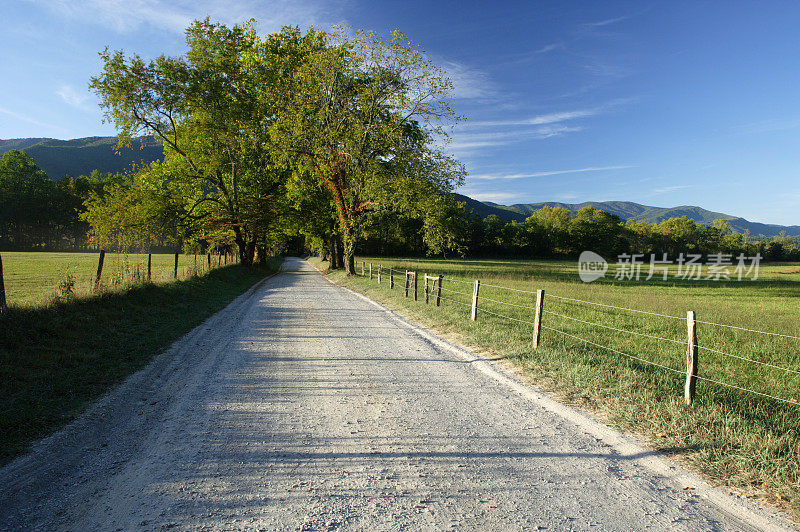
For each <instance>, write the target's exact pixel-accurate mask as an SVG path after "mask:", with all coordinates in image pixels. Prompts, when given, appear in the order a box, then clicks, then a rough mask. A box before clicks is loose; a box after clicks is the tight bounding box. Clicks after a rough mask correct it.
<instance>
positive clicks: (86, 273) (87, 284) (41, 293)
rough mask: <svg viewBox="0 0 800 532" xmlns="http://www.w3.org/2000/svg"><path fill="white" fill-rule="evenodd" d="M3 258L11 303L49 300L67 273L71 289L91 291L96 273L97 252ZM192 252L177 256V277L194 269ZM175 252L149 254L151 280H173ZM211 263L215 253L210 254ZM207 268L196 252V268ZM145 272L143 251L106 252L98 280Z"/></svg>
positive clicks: (109, 284)
mask: <svg viewBox="0 0 800 532" xmlns="http://www.w3.org/2000/svg"><path fill="white" fill-rule="evenodd" d="M0 256H2V259H3V277H4V280H5V288H6V300H7V303H8V304H9V305H14V306H38V305H42V304H47V303H49V302H51V301H52V300H53V299H54V298H55V297H56V296H57V295H58V294H59V284H60V283H61V282H62V281H63V280H64V279H65V278H66V276H67V275H68V274H70V275H72V276H73V277H74V279H75V293H76V294H78V295H80V294H88V293H90V292H91V291H92V289H93V285H94V278H95V275H96V273H97V259H98V257H99V253H49V252H14V251H11V252H9V251H5V252H3V253H0ZM194 260H195V257H194V255H183V254H181V255H179V256H178V279H186V278H188V277H190V276H191V274H192V273H193V272H194V271H195V262H194ZM174 261H175V256H174V255H173V254H171V253H167V254H163V253H162V254H153V265H152V277H151V279H152V281H153V282H154V283H157V284H160V283H165V282H171V281H173V268H174ZM212 266H213V267H216V266H217V257H216V256H212ZM207 269H208V261H207V257H206V256H205V255H198V256H197V270H198V272H200V273H202V272H204V271H206V270H207ZM137 270H138V274H139V276H145V275H146V274H147V255H146V254H141V253H138V254H137V253H129V254H121V253H107V254H106V256H105V260H104V264H103V275H102V278H101V284H102V285H103V288H104V289H106V290H109V289H111V290H113V289H114V288H115V287H119V286H121V285H124V284H126V283H127V282H128V281H130V280H131V279H132V278H134V277H135V276H136V274H137Z"/></svg>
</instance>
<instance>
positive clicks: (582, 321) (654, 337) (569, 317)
mask: <svg viewBox="0 0 800 532" xmlns="http://www.w3.org/2000/svg"><path fill="white" fill-rule="evenodd" d="M542 312H544V313H545V314H550V315H553V316H558V317H559V318H564V319H567V320H572V321H579V322H581V323H585V324H587V325H593V326H595V327H602V328H603V329H611V330H612V331H617V332H623V333H628V334H635V335H637V336H645V337H647V338H652V339H654V340H663V341H665V342H672V343H675V344H680V345H683V344H684V342H682V341H681V340H673V339H672V338H663V337H661V336H654V335H652V334H645V333H640V332H636V331H629V330H627V329H617V328H616V327H611V326H609V325H603V324H601V323H596V322H593V321H585V320H580V319H578V318H573V317H571V316H565V315H563V314H558V313H556V312H550V311H549V310H543V311H542Z"/></svg>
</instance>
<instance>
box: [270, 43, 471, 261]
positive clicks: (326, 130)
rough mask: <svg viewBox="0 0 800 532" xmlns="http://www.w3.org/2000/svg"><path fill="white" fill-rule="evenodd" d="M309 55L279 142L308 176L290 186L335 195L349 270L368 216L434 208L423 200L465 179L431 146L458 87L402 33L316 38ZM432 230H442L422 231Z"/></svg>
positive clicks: (278, 127)
mask: <svg viewBox="0 0 800 532" xmlns="http://www.w3.org/2000/svg"><path fill="white" fill-rule="evenodd" d="M314 37H316V38H314ZM306 51H307V56H306V60H305V61H303V62H302V63H300V64H299V65H298V68H297V69H296V70H295V71H294V75H293V77H292V86H291V90H290V91H288V93H287V94H286V96H287V100H286V101H285V103H284V104H283V108H284V109H285V110H286V111H287V112H286V113H285V114H284V115H283V116H282V117H281V119H279V120H278V121H277V122H276V124H275V128H274V129H273V131H274V136H275V137H274V138H276V139H277V140H278V141H279V142H280V144H281V146H282V148H283V153H284V156H285V157H287V158H288V159H290V160H292V161H293V162H294V164H295V165H296V166H298V167H299V168H298V169H297V170H296V171H299V172H301V173H302V174H303V175H304V176H309V179H304V180H296V181H293V182H292V183H293V184H294V185H297V186H303V187H304V188H306V189H308V190H318V189H319V188H320V187H325V188H327V189H328V190H329V192H330V203H328V205H329V206H332V209H331V211H332V212H335V214H336V217H337V221H338V227H337V230H338V231H337V232H338V233H339V234H340V235H341V237H342V239H343V243H344V261H345V267H346V269H347V271H348V272H352V268H353V262H352V261H353V254H354V252H355V245H356V242H357V240H358V238H359V237H360V236H362V234H363V233H362V231H363V228H364V224H366V223H368V217H369V214H370V213H375V212H378V211H382V210H384V211H385V210H390V211H395V212H402V213H409V214H417V213H420V212H421V211H425V210H426V209H427V208H431V207H435V205H431V204H430V203H429V202H427V201H423V199H424V198H427V197H429V196H432V195H442V194H443V193H445V192H449V191H450V190H451V189H452V187H453V186H454V185H457V184H459V183H460V182H461V180H462V179H463V169H462V168H461V167H460V165H458V164H457V163H456V162H455V161H453V160H451V159H449V158H448V157H446V156H445V155H443V154H442V153H440V152H438V151H437V150H435V149H433V148H432V147H431V146H432V143H433V141H434V139H435V138H437V137H442V136H444V135H445V131H444V129H443V127H442V124H443V123H444V122H445V121H447V120H450V119H453V118H454V114H453V112H452V110H451V109H450V107H449V92H450V90H451V89H452V85H451V84H450V82H449V80H448V79H447V78H446V77H445V76H444V74H443V73H442V72H441V71H440V70H439V69H437V68H436V67H435V66H434V65H433V64H432V63H431V62H430V61H428V60H426V59H425V58H424V56H423V55H422V54H421V53H420V52H419V51H418V50H417V48H416V46H414V45H413V44H412V43H411V42H410V41H408V40H407V39H406V38H405V37H404V36H403V35H401V34H399V33H394V34H393V36H392V38H391V39H390V40H389V41H388V42H384V41H382V40H381V39H379V38H378V37H376V36H375V35H374V34H372V33H361V32H358V33H357V34H356V35H355V36H354V37H347V36H345V34H344V33H343V32H338V33H333V34H324V33H313V32H312V33H311V38H309V39H308V42H307V48H306ZM298 157H299V159H298ZM324 203H325V202H324V201H323V202H321V203H320V205H324ZM334 209H335V210H334ZM435 226H436V227H441V224H439V225H437V224H433V223H429V224H427V226H426V227H431V228H432V227H435ZM430 240H431V241H433V242H437V243H439V242H443V241H442V239H441V238H438V237H430ZM436 245H440V244H436Z"/></svg>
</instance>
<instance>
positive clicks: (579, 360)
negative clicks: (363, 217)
mask: <svg viewBox="0 0 800 532" xmlns="http://www.w3.org/2000/svg"><path fill="white" fill-rule="evenodd" d="M362 260H364V261H365V262H366V263H367V264H369V263H372V264H373V279H372V280H369V278H368V275H369V274H368V270H367V275H366V276H364V277H362V276H360V275H358V276H354V277H351V278H345V277H344V276H343V275H342V274H341V273H340V272H334V273H333V274H332V275H333V276H334V278H335V279H337V280H338V281H339V282H341V283H342V284H344V285H346V286H348V287H351V288H354V289H356V290H359V291H361V292H364V293H366V294H367V295H369V296H370V297H373V298H374V299H376V300H378V301H381V302H383V303H385V304H387V305H389V306H390V307H393V308H396V309H398V310H400V311H401V312H402V313H404V314H407V315H409V317H411V318H413V319H415V320H417V321H420V322H422V323H424V324H426V325H429V326H432V327H434V328H435V329H437V330H439V331H440V332H442V333H443V334H445V335H448V336H450V337H452V338H453V339H454V340H455V341H457V342H459V343H462V344H464V345H468V346H472V347H474V348H475V349H477V350H480V351H484V352H488V353H496V354H497V355H499V356H503V357H505V358H508V359H509V360H511V361H513V362H514V363H515V364H517V365H518V367H520V368H522V369H523V370H524V371H525V374H526V375H527V376H528V377H529V378H530V379H531V380H533V381H534V382H535V383H537V384H538V385H540V386H542V387H544V388H545V389H548V390H550V391H551V392H552V393H554V394H555V395H557V396H559V397H560V398H561V399H562V400H564V401H566V402H568V403H571V404H573V405H576V406H579V407H582V408H585V409H587V410H590V411H593V412H595V413H596V415H597V416H598V417H600V418H601V419H603V420H607V421H609V422H611V423H612V424H614V425H616V426H618V427H621V428H625V429H628V430H632V431H635V432H637V433H639V434H641V435H642V436H644V437H645V438H647V439H648V440H650V442H651V443H652V444H653V446H655V447H656V448H659V449H661V450H663V451H665V452H667V453H670V454H672V455H675V456H676V457H678V458H679V459H680V460H683V461H685V462H687V463H689V464H691V465H693V466H694V467H695V468H697V469H699V470H701V471H702V472H704V473H705V474H706V475H708V476H710V477H711V478H713V479H715V480H717V481H719V482H722V483H724V484H726V485H730V486H735V487H736V488H737V490H738V491H740V492H741V493H742V494H744V495H745V496H758V497H763V498H765V499H766V500H768V501H769V502H771V503H774V504H778V505H787V504H788V505H790V506H791V507H792V508H793V510H794V511H795V512H797V510H798V508H800V504H798V503H800V501H798V498H800V462H798V460H797V456H798V455H797V453H798V449H800V405H798V403H797V402H796V401H797V400H798V399H800V323H798V319H797V316H798V301H799V299H798V298H799V297H800V268H798V266H797V265H795V264H772V265H761V268H760V271H759V277H758V279H757V280H755V281H753V280H742V281H736V280H728V281H714V280H704V279H702V280H682V279H675V278H674V273H675V272H674V268H673V269H670V272H669V278H668V279H667V280H666V281H664V280H663V279H661V278H658V279H656V278H653V279H651V280H649V281H647V280H644V277H645V276H646V275H645V276H643V277H642V279H640V280H639V281H638V282H637V281H632V280H631V281H628V280H617V279H614V278H613V275H612V276H611V277H610V278H609V276H607V277H606V278H605V279H601V280H598V281H595V282H593V283H590V284H587V283H583V282H581V281H580V279H579V277H578V273H577V262H576V261H502V260H453V261H449V260H448V261H443V260H419V259H396V258H394V259H388V258H375V257H372V258H367V257H359V258H358V263H357V268H356V269H357V272H358V273H359V274H360V273H361V261H362ZM378 264H380V265H382V268H383V272H382V280H381V284H380V285H379V284H378V283H377V265H378ZM390 267H391V268H396V269H397V270H399V271H400V272H401V273H400V274H399V275H396V276H395V287H394V290H391V289H389V275H388V268H390ZM405 270H413V271H418V272H419V281H418V294H419V297H418V300H417V301H414V300H413V297H409V298H406V297H404V295H403V280H404V272H405ZM423 272H426V273H428V274H430V275H440V274H441V275H443V276H444V281H443V284H442V292H441V306H440V307H436V306H435V304H433V303H432V302H431V303H428V304H427V305H426V304H425V302H424V294H423V286H424V283H423ZM475 279H479V280H480V282H481V286H480V292H479V300H478V301H479V304H478V319H477V321H475V322H472V321H470V318H469V316H470V310H471V309H470V307H471V303H472V294H473V287H474V284H473V283H474V281H475ZM537 289H544V290H545V298H544V306H543V311H544V312H543V314H542V330H541V343H540V346H539V348H538V349H536V350H533V348H532V325H533V323H532V322H533V321H534V313H535V303H536V295H535V291H536V290H537ZM688 310H693V311H695V312H696V316H697V317H696V319H697V331H698V344H699V346H700V350H699V368H700V370H699V375H698V377H699V380H698V382H697V396H696V399H695V402H694V404H693V405H692V406H691V407H688V406H686V405H685V403H684V399H683V385H684V380H685V371H686V347H687V323H686V313H687V311H688Z"/></svg>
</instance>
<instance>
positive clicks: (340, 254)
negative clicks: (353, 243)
mask: <svg viewBox="0 0 800 532" xmlns="http://www.w3.org/2000/svg"><path fill="white" fill-rule="evenodd" d="M336 264H337V265H338V267H339V268H345V267H346V266H347V265H346V264H345V263H344V246H342V239H341V238H339V237H338V236H337V237H336Z"/></svg>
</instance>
